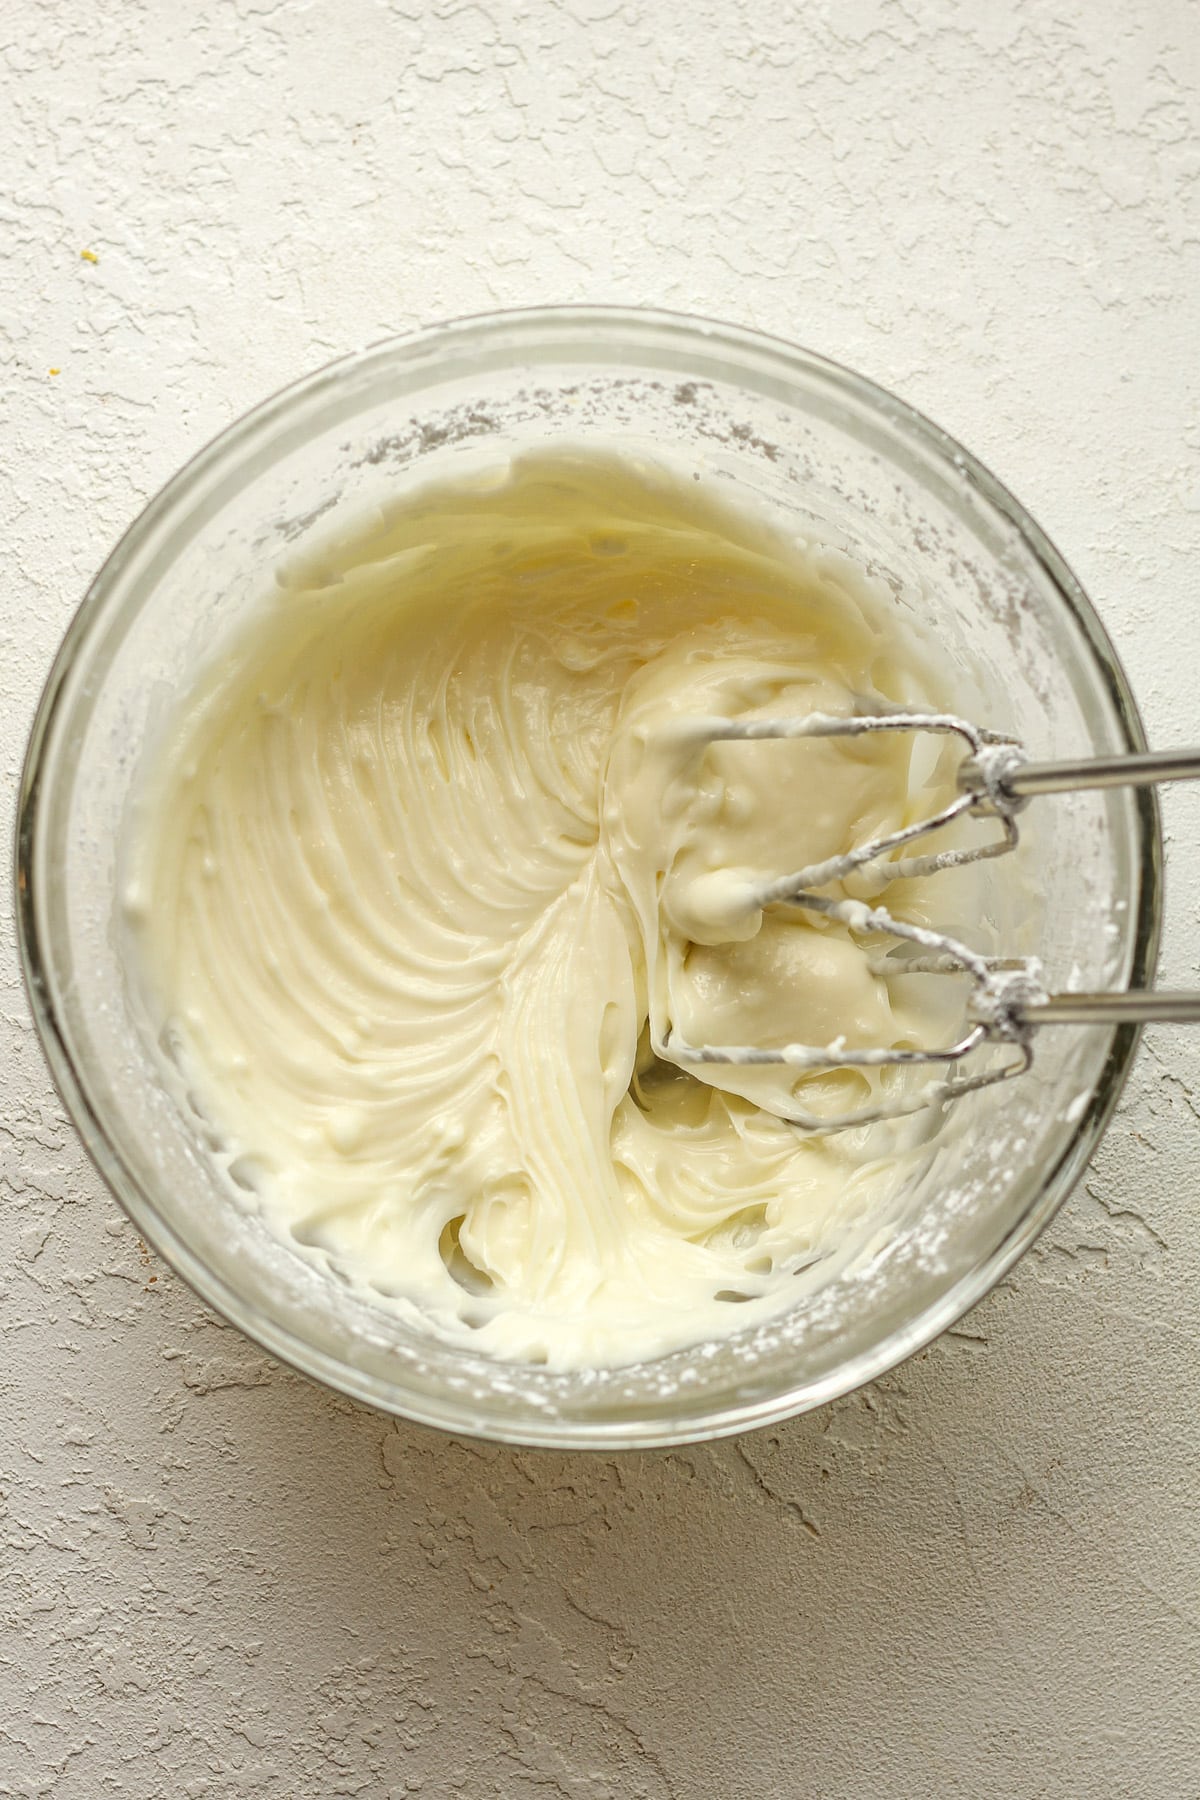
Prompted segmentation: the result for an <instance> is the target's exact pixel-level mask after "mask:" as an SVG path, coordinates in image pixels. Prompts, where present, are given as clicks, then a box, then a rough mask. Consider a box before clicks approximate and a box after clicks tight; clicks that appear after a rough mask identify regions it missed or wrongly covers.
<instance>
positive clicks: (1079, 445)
mask: <svg viewBox="0 0 1200 1800" xmlns="http://www.w3.org/2000/svg"><path fill="white" fill-rule="evenodd" d="M1198 46H1200V8H1198V7H1197V5H1196V4H1194V3H1191V4H1189V3H1188V0H1140V3H1139V4H1138V5H1136V6H1130V5H1129V4H1128V3H1127V0H1026V3H1025V4H998V3H997V0H959V3H957V4H956V3H954V0H818V3H815V4H813V5H811V6H805V7H803V8H801V7H799V6H792V5H786V4H782V3H781V0H746V3H744V4H743V3H738V0H627V3H625V4H622V3H621V0H560V3H559V4H556V5H555V4H546V3H544V0H543V3H540V4H538V3H534V4H524V3H523V0H480V3H479V4H475V5H472V4H463V3H461V0H397V3H396V4H393V5H390V6H389V5H387V4H384V3H383V0H312V3H310V4H303V3H296V0H276V3H275V4H269V3H263V4H253V3H251V0H244V3H242V4H231V3H230V0H206V3H205V4H204V5H203V6H202V5H200V4H199V3H198V0H0V57H2V62H0V69H2V74H0V360H2V363H3V381H2V384H0V451H2V455H0V527H2V531H3V560H2V563H0V571H2V574H0V594H2V608H3V611H2V614H0V633H2V643H0V760H2V768H3V776H4V779H3V783H2V793H0V806H2V808H3V813H4V819H3V829H4V831H5V833H7V832H8V829H9V824H10V819H11V808H12V801H13V794H14V789H15V784H16V778H17V772H18V767H19V762H20V757H21V752H22V747H23V744H24V739H25V734H26V731H27V729H28V725H29V721H30V718H31V715H32V711H33V707H34V703H35V699H36V695H37V692H38V689H39V687H40V684H41V682H42V679H43V677H44V674H45V671H46V669H47V666H48V664H49V661H50V658H51V655H52V653H53V650H54V647H55V645H56V643H57V640H58V638H59V636H60V634H61V632H62V630H63V628H64V627H65V625H66V623H67V620H68V618H69V617H70V615H71V612H72V609H73V608H74V606H75V605H76V603H77V601H78V599H79V596H80V594H81V592H82V590H83V588H84V585H85V583H86V581H87V579H88V577H89V575H90V574H91V573H92V571H93V570H94V569H95V568H96V566H97V565H98V563H99V562H100V560H101V559H102V558H103V556H104V555H105V553H106V552H107V550H108V549H109V547H110V545H111V544H112V542H113V540H114V538H115V537H116V535H117V534H118V532H119V531H120V530H121V529H122V528H123V527H124V525H125V524H126V523H127V521H128V520H129V519H130V518H131V517H132V515H133V514H134V512H135V511H136V510H137V509H138V508H139V507H140V505H141V504H142V502H143V500H144V499H145V498H146V497H147V496H148V495H149V494H150V493H151V492H152V491H153V490H154V489H155V488H157V487H158V486H159V484H160V483H161V482H162V481H163V480H164V479H165V478H166V477H167V476H168V475H169V474H170V473H171V472H172V470H173V469H174V468H175V467H176V465H177V464H178V463H179V462H180V461H181V460H182V459H183V458H184V457H186V456H187V455H188V454H189V453H190V452H191V451H192V450H194V449H195V448H196V447H197V446H198V445H199V444H201V443H202V442H203V441H204V440H205V439H206V438H207V437H209V436H210V435H211V434H212V433H214V432H216V431H217V430H218V429H220V428H221V427H222V426H223V425H225V424H226V423H227V422H228V421H229V420H230V419H231V418H232V417H233V416H234V415H235V414H236V413H237V412H238V411H239V410H240V409H242V408H243V407H244V406H245V405H246V404H247V403H249V402H250V401H252V400H254V399H256V398H258V397H260V396H262V395H264V394H265V393H267V392H268V391H269V390H271V389H273V388H275V387H277V386H279V385H280V384H281V383H283V382H284V381H287V380H289V379H290V378H292V377H293V376H296V375H299V374H300V373H302V372H303V371H305V370H307V369H309V368H310V367H312V366H313V365H315V364H317V363H319V362H321V361H323V360H324V359H326V358H327V357H329V356H331V355H333V354H334V353H336V352H339V351H342V350H344V349H347V348H349V347H351V346H353V345H355V344H358V343H361V342H364V341H368V340H370V339H372V338H375V337H378V336H381V335H384V334H386V333H388V332H391V331H394V330H397V329H399V328H402V327H404V326H407V325H410V324H413V323H416V322H419V321H425V320H432V319H436V318H438V317H440V316H444V315H448V314H454V313H459V312H464V311H470V310H476V309H480V308H486V307H489V306H493V305H512V304H518V303H522V302H528V301H535V300H536V301H540V300H548V299H558V300H580V299H615V300H625V301H647V302H659V303H662V304H666V305H669V306H675V307H680V308H685V309H694V310H698V311H701V312H710V313H714V314H718V315H724V316H726V317H730V318H734V319H739V320H742V321H744V322H746V323H748V324H756V325H760V326H763V327H766V328H768V329H770V330H773V331H777V332H780V333H783V334H784V335H786V336H790V337H794V338H797V339H799V340H800V341H801V342H803V343H806V344H809V345H812V346H813V347H815V348H817V349H820V350H823V351H825V352H827V353H829V354H831V355H833V356H835V357H838V358H840V359H842V360H844V361H846V362H849V363H851V364H854V365H857V366H858V367H859V368H861V369H863V370H865V371H866V372H867V373H869V374H871V375H873V376H875V377H876V378H878V379H880V380H882V381H883V382H884V383H886V384H887V385H889V386H892V387H894V388H896V389H898V390H899V391H900V392H901V393H902V394H904V395H906V396H907V397H908V398H910V399H912V400H913V401H915V402H916V403H917V404H918V405H919V406H921V407H923V408H924V409H926V410H927V411H928V412H930V413H932V415H933V416H934V417H935V418H937V419H938V420H939V421H941V422H942V423H943V424H945V425H946V426H947V427H948V428H949V429H950V430H952V431H953V432H955V433H956V434H957V435H959V436H960V437H962V438H963V439H964V440H965V441H966V442H967V443H968V444H970V445H971V447H972V448H973V449H975V450H976V451H977V452H978V453H979V454H980V455H982V457H983V458H984V460H985V461H987V462H989V463H990V464H991V465H992V467H993V468H994V469H995V470H996V471H997V472H998V473H999V474H1000V475H1001V476H1002V477H1003V478H1004V479H1005V480H1007V481H1008V482H1009V483H1010V484H1011V485H1012V486H1013V487H1014V488H1015V490H1016V491H1017V492H1018V493H1019V494H1020V495H1021V496H1022V498H1023V499H1025V500H1026V502H1027V503H1028V504H1029V505H1030V506H1031V507H1032V509H1033V511H1034V512H1035V513H1036V514H1037V515H1038V516H1039V517H1040V519H1041V520H1042V522H1043V523H1044V524H1045V525H1046V527H1047V528H1048V529H1049V531H1050V533H1051V535H1052V536H1054V537H1055V538H1056V539H1057V540H1058V542H1059V543H1060V545H1061V547H1062V548H1063V550H1064V551H1065V552H1066V554H1067V556H1068V558H1069V560H1071V561H1072V562H1073V564H1074V566H1075V568H1076V569H1077V571H1078V572H1079V574H1080V575H1081V577H1082V578H1083V580H1084V582H1085V584H1086V585H1087V586H1088V587H1089V588H1090V591H1091V592H1092V594H1093V596H1094V598H1095V599H1096V601H1097V603H1098V604H1099V606H1100V608H1101V610H1102V612H1103V614H1104V616H1105V618H1106V619H1107V621H1108V623H1109V625H1110V627H1111V629H1112V631H1113V633H1114V635H1115V637H1116V639H1117V642H1118V644H1119V646H1120V648H1121V650H1122V651H1123V653H1124V655H1125V657H1126V659H1127V661H1128V664H1129V667H1130V670H1131V673H1132V676H1133V679H1134V683H1135V686H1136V688H1137V691H1138V692H1139V694H1140V696H1141V699H1142V702H1143V704H1144V709H1145V713H1146V717H1147V723H1148V728H1149V731H1150V733H1151V735H1152V737H1154V738H1157V739H1158V740H1159V741H1160V742H1162V743H1164V744H1165V743H1170V742H1172V741H1176V742H1178V741H1181V740H1184V739H1187V738H1192V739H1195V738H1197V737H1200V702H1198V676H1197V667H1198V659H1200V586H1198V578H1197V565H1198V561H1200V411H1198V407H1197V402H1198V400H1200V375H1198V358H1197V348H1198V340H1200V306H1198V303H1197V293H1198V291H1200V102H1198V96H1200V49H1198ZM85 250H87V251H90V252H92V253H93V254H94V257H95V258H96V260H95V261H91V260H88V259H85V258H83V256H82V255H81V253H82V252H83V251H85ZM54 371H58V372H57V373H54ZM1167 817H1168V823H1169V825H1170V827H1171V842H1170V845H1169V855H1170V863H1171V887H1170V896H1169V904H1170V909H1171V923H1170V929H1169V933H1168V952H1167V959H1166V964H1165V966H1164V970H1163V976H1164V978H1165V979H1170V980H1173V981H1175V982H1186V981H1193V982H1194V981H1195V980H1196V979H1197V977H1198V967H1197V963H1198V956H1200V903H1198V899H1197V896H1198V894H1200V849H1198V846H1200V796H1195V795H1188V794H1187V793H1175V794H1172V795H1171V796H1169V797H1168V808H1167ZM3 935H4V941H3V945H2V956H3V966H2V970H0V1017H2V1024H0V1029H2V1032H3V1039H2V1052H0V1054H2V1058H3V1062H2V1069H3V1074H2V1080H3V1086H4V1104H3V1108H2V1111H0V1331H2V1334H3V1347H2V1349H0V1444H2V1450H0V1535H2V1548H0V1619H2V1621H3V1625H2V1630H0V1795H53V1796H54V1800H103V1797H104V1796H108V1795H121V1796H135V1797H138V1800H142V1797H145V1800H150V1797H151V1796H155V1797H156V1796H164V1797H166V1800H180V1797H184V1796H206V1797H212V1800H217V1797H223V1800H224V1797H228V1800H242V1797H243V1796H250V1797H256V1796H260V1795H261V1796H267V1797H280V1800H308V1797H316V1800H324V1797H325V1796H334V1795H363V1796H367V1797H368V1800H373V1797H375V1796H379V1797H381V1800H384V1797H387V1800H390V1797H391V1796H398V1795H404V1794H411V1793H420V1794H423V1795H426V1796H430V1797H431V1800H436V1797H440V1796H443V1795H464V1796H467V1797H468V1800H475V1797H477V1796H478V1797H482V1796H485V1795H504V1796H511V1797H512V1800H545V1797H546V1796H555V1797H557V1796H564V1797H569V1800H756V1797H758V1796H767V1797H772V1800H773V1797H775V1796H779V1797H781V1800H791V1797H796V1800H801V1797H808V1796H820V1797H822V1800H824V1797H842V1796H844V1797H846V1800H875V1797H880V1800H882V1797H884V1796H888V1797H893V1796H900V1797H903V1800H908V1797H909V1796H918V1795H926V1794H932V1795H937V1796H952V1795H963V1796H980V1795H988V1796H990V1795H996V1796H1003V1797H1004V1800H1023V1797H1025V1796H1029V1797H1032V1796H1060V1795H1061V1796H1089V1797H1091V1796H1114V1797H1116V1796H1120V1797H1122V1800H1124V1797H1128V1796H1142V1795H1146V1796H1151V1795H1152V1796H1154V1797H1155V1800H1183V1797H1189V1800H1194V1797H1195V1796H1197V1795H1200V1506H1198V1504H1197V1467H1198V1457H1200V1170H1198V1163H1200V1034H1196V1035H1193V1036H1191V1037H1189V1036H1188V1035H1187V1034H1185V1033H1176V1034H1174V1035H1169V1034H1167V1033H1159V1034H1155V1035H1154V1036H1153V1037H1152V1038H1151V1040H1150V1041H1149V1042H1148V1043H1147V1045H1146V1047H1145V1049H1144V1050H1143V1053H1142V1057H1141V1060H1140V1063H1139V1066H1138V1070H1137V1073H1136V1075H1135V1078H1134V1081H1133V1084H1132V1087H1131V1090H1130V1093H1129V1096H1128V1100H1127V1103H1126V1105H1125V1107H1124V1109H1123V1112H1122V1115H1121V1117H1120V1119H1119V1120H1118V1122H1117V1124H1116V1125H1115V1127H1114V1128H1113V1131H1112V1132H1111V1134H1110V1136H1109V1138H1108V1141H1107V1144H1106V1146H1105V1148H1104V1150H1103V1151H1102V1153H1101V1155H1100V1157H1099V1158H1098V1160H1097V1163H1096V1166H1095V1168H1094V1169H1093V1171H1092V1173H1091V1174H1090V1176H1089V1178H1088V1179H1087V1181H1086V1182H1085V1183H1084V1185H1083V1187H1082V1188H1081V1189H1080V1190H1079V1191H1078V1192H1077V1193H1076V1195H1075V1196H1074V1198H1073V1199H1072V1200H1071V1202H1070V1203H1069V1205H1068V1207H1067V1208H1066V1210H1065V1212H1064V1213H1063V1214H1062V1215H1061V1216H1060V1219H1059V1220H1058V1222H1057V1223H1056V1225H1055V1226H1054V1227H1053V1228H1052V1229H1051V1230H1050V1231H1049V1232H1048V1233H1047V1235H1046V1237H1045V1238H1044V1239H1043V1240H1042V1242H1041V1243H1040V1244H1039V1246H1038V1247H1037V1249H1036V1250H1035V1251H1034V1252H1033V1254H1032V1255H1031V1256H1030V1257H1029V1258H1028V1259H1027V1260H1026V1261H1025V1263H1024V1264H1023V1265H1022V1266H1021V1267H1020V1268H1019V1269H1018V1271H1017V1272H1016V1274H1015V1275H1014V1276H1013V1278H1012V1279H1011V1280H1009V1281H1007V1282H1005V1283H1004V1284H1003V1286H1002V1287H1001V1288H1000V1290H999V1291H998V1292H997V1293H996V1294H995V1295H994V1296H993V1297H992V1298H991V1299H990V1300H989V1301H988V1302H987V1303H986V1304H984V1305H982V1306H981V1307H979V1309H978V1310H977V1311H976V1312H975V1313H974V1314H973V1315H972V1316H971V1317H970V1318H969V1319H967V1320H965V1321H964V1322H963V1325H962V1327H961V1328H960V1329H959V1330H957V1331H955V1332H952V1333H950V1334H948V1335H947V1336H946V1337H945V1338H944V1339H942V1341H941V1342H939V1343H938V1344H937V1345H935V1346H934V1347H933V1348H932V1349H931V1350H929V1351H928V1352H927V1353H926V1354H925V1355H924V1356H922V1357H920V1358H918V1359H917V1360H916V1361H915V1362H913V1363H910V1364H909V1365H908V1366H906V1367H904V1368H902V1369H900V1370H899V1371H898V1372H897V1373H896V1374H895V1375H893V1376H891V1377H889V1378H888V1379H886V1380H884V1381H882V1382H880V1383H879V1384H878V1385H877V1386H876V1387H874V1388H872V1389H870V1390H868V1391H867V1392H864V1393H861V1394H858V1395H856V1396H854V1397H853V1398H851V1399H848V1400H846V1401H844V1402H842V1403H841V1404H839V1405H837V1406H835V1407H833V1408H831V1409H829V1410H827V1411H824V1412H820V1413H817V1414H814V1415H812V1416H810V1417H808V1418H805V1419H802V1420H799V1421H797V1422H795V1423H793V1424H791V1425H788V1426H786V1427H784V1428H782V1429H780V1430H777V1431H773V1432H770V1433H767V1434H765V1435H759V1436H754V1437H749V1438H746V1439H745V1440H743V1441H741V1442H734V1443H726V1444H721V1445H718V1446H716V1447H714V1448H704V1449H698V1450H690V1451H687V1452H685V1453H680V1454H673V1455H641V1456H634V1457H624V1458H599V1459H596V1458H590V1457H584V1456H578V1457H571V1456H562V1455H547V1454H542V1453H536V1454H535V1453H529V1454H520V1453H514V1452H510V1451H497V1450H490V1449H486V1448H481V1447H479V1446H473V1445H468V1444H462V1443H454V1442H450V1441H445V1440H442V1439H440V1438H438V1437H435V1436H433V1435H431V1434H429V1433H428V1432H424V1431H418V1430H415V1429H410V1428H408V1427H407V1426H404V1425H397V1424H394V1423H390V1422H388V1421H387V1420H386V1419H384V1418H382V1417H377V1416H374V1415H372V1414H370V1413H368V1412H365V1411H363V1410H361V1409H357V1408H355V1407H353V1406H351V1405H349V1404H348V1403H346V1402H343V1401H341V1400H338V1399H335V1398H333V1397H332V1396H330V1395H329V1394H326V1393H323V1392H319V1391H318V1390H317V1389H315V1388H313V1387H311V1386H308V1385H306V1384H305V1383H304V1382H303V1381H301V1380H300V1379H298V1378H296V1377H293V1376H292V1375H290V1374H288V1373H286V1372H285V1371H283V1370H281V1369H278V1368H276V1367H273V1366H272V1365H271V1364H269V1363H268V1362H267V1361H266V1360H265V1359H264V1358H263V1357H262V1356H261V1355H259V1354H258V1353H257V1352H256V1351H255V1350H254V1349H253V1348H252V1347H251V1346H250V1345H248V1344H247V1343H245V1342H243V1341H242V1340H241V1339H240V1338H239V1337H238V1336H237V1335H236V1334H234V1333H233V1332H232V1331H230V1330H228V1329H224V1328H223V1327H222V1326H221V1325H220V1324H219V1323H218V1322H217V1321H216V1320H215V1319H213V1318H212V1317H211V1316H209V1314H207V1313H206V1312H205V1311H204V1309H203V1308H202V1307H201V1306H199V1305H198V1303H197V1302H196V1301H195V1300H194V1299H193V1298H192V1296H191V1295H190V1294H189V1293H188V1291H187V1290H186V1289H185V1288H183V1287H182V1286H181V1284H180V1283H179V1282H177V1281H176V1280H175V1279H174V1278H173V1277H172V1276H171V1275H170V1274H169V1272H168V1271H166V1270H165V1269H163V1268H162V1267H161V1266H159V1265H158V1264H157V1263H156V1262H155V1261H154V1260H153V1259H152V1258H151V1257H149V1256H148V1255H147V1254H146V1252H145V1251H144V1249H143V1248H142V1246H141V1245H140V1244H139V1243H138V1241H137V1238H136V1236H135V1235H134V1233H133V1231H132V1230H131V1228H130V1227H129V1226H128V1225H126V1224H125V1223H124V1222H123V1220H122V1218H121V1217H120V1216H119V1215H118V1212H117V1209H116V1207H115V1206H114V1205H113V1203H112V1202H111V1201H110V1200H109V1198H108V1197H107V1196H106V1194H105V1193H104V1191H103V1190H102V1189H101V1187H100V1185H99V1183H98V1181H97V1179H96V1178H95V1176H94V1175H93V1174H92V1172H91V1170H90V1169H89V1168H88V1167H87V1165H86V1164H85V1162H84V1159H83V1157H82V1154H81V1152H80V1150H79V1148H78V1146H77V1144H76V1142H75V1139H74V1137H73V1135H72V1133H71V1131H70V1130H69V1129H68V1128H67V1126H66V1125H65V1124H64V1122H63V1119H62V1115H61V1113H60V1110H59V1108H58V1106H57V1104H56V1102H55V1099H54V1097H53V1094H52V1092H51V1090H50V1086H49V1083H48V1080H47V1077H46V1075H45V1072H44V1069H43V1066H42V1062H41V1059H40V1056H39V1053H38V1049H37V1045H36V1042H35V1040H34V1036H33V1032H32V1028H31V1026H30V1024H29V1021H28V1017H27V1013H26V1008H25V1004H24V1000H23V997H22V994H21V990H20V986H19V982H18V978H17V974H16V967H15V958H14V955H13V952H12V947H11V932H10V931H9V930H7V929H6V930H5V932H4V934H3Z"/></svg>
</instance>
